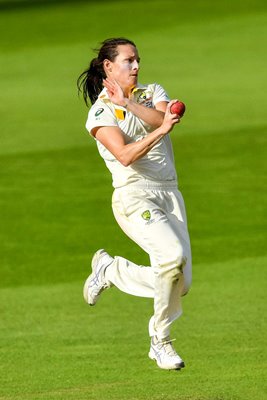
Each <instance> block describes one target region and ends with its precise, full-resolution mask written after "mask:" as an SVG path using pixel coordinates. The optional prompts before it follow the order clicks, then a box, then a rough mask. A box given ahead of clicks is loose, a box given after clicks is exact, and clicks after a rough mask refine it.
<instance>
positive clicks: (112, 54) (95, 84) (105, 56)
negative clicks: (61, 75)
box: [77, 37, 136, 106]
mask: <svg viewBox="0 0 267 400" xmlns="http://www.w3.org/2000/svg"><path fill="white" fill-rule="evenodd" d="M125 44H131V45H132V46H134V47H136V46H135V44H134V42H132V41H131V40H129V39H126V38H123V37H120V38H112V39H106V40H104V42H102V43H101V47H100V48H99V49H95V51H96V52H97V53H98V55H97V57H96V58H93V59H92V60H91V62H90V64H89V68H87V69H86V70H85V71H84V72H83V73H82V74H81V75H80V76H79V78H78V80H77V87H78V93H82V94H83V98H84V101H85V104H86V105H87V106H88V99H90V101H91V104H94V103H95V101H96V100H97V97H98V95H99V93H100V92H101V90H102V89H103V84H102V82H103V79H105V78H106V74H105V71H104V68H103V61H104V60H110V61H114V60H115V58H116V57H117V55H118V51H117V47H118V46H119V45H125Z"/></svg>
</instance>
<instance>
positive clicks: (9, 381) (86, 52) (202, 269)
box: [0, 1, 266, 400]
mask: <svg viewBox="0 0 267 400" xmlns="http://www.w3.org/2000/svg"><path fill="white" fill-rule="evenodd" d="M12 3H13V7H12V6H11V5H12ZM129 4H130V5H129ZM177 4H179V6H177ZM133 6H134V10H137V11H138V17H136V18H134V20H133V18H132V16H133ZM0 9H1V21H0V22H1V23H0V34H1V38H2V50H1V59H2V60H1V75H0V81H1V93H0V96H1V99H0V100H1V108H2V111H3V113H2V117H1V118H2V130H1V146H0V154H1V155H0V163H1V169H0V179H1V180H0V183H1V187H0V190H1V196H0V205H1V224H0V240H1V279H0V285H1V291H0V304H1V320H2V323H1V350H0V351H1V384H0V399H1V400H2V399H25V400H27V399H61V398H62V399H80V400H83V399H92V400H94V399H101V400H102V399H103V400H105V399H131V400H133V399H136V400H143V399H144V400H145V399H148V398H153V399H156V400H159V399H168V400H169V399H176V398H179V399H182V400H189V399H190V400H191V399H192V400H194V399H196V400H229V399H240V400H241V399H242V400H243V399H259V400H261V399H265V398H266V387H265V380H266V376H265V375H266V339H265V336H266V335H265V332H266V320H265V317H264V312H265V304H266V295H265V286H266V273H265V265H266V244H265V240H264V236H265V231H266V224H265V220H264V216H265V214H264V212H265V210H266V189H265V187H266V169H264V163H265V158H266V157H265V148H264V146H265V145H266V115H265V114H266V98H265V92H266V91H265V90H264V85H265V84H266V74H265V65H266V54H265V52H264V51H263V49H264V35H266V6H265V2H263V1H254V2H253V3H251V2H249V1H242V2H241V1H232V2H228V1H221V2H218V4H217V3H216V4H215V3H214V2H211V1H195V2H190V3H189V4H183V3H182V2H175V1H166V2H163V3H162V2H161V1H154V2H153V3H152V2H149V1H148V2H146V3H144V2H139V1H137V2H134V3H132V2H131V3H128V2H120V1H117V2H112V1H105V2H100V3H99V4H98V3H95V2H76V3H70V2H67V1H66V2H64V1H59V2H55V1H49V2H44V1H40V2H37V1H35V2H33V1H32V2H26V1H14V2H9V3H8V2H0ZM141 10H142V12H141ZM137 11H136V12H137ZM111 15H112V16H113V18H110V16H111ZM117 15H120V16H124V18H120V20H119V22H120V24H118V20H117V19H116V16H117ZM148 16H149V18H148ZM100 20H102V23H101V24H100V23H99V21H100ZM117 35H124V36H128V37H130V38H132V39H133V40H134V41H136V43H137V45H138V48H139V50H140V55H141V58H142V64H141V66H142V70H141V77H140V81H141V82H148V81H156V82H159V83H161V84H162V85H163V86H164V87H165V88H166V90H167V91H168V92H169V94H170V95H171V96H172V97H177V96H178V97H179V98H181V99H182V100H183V101H185V103H186V104H187V111H186V114H185V117H184V120H183V122H182V123H181V125H180V126H179V127H177V128H176V129H175V131H174V132H173V133H172V138H173V143H174V147H175V153H176V162H177V169H178V173H179V177H180V187H181V190H182V192H183V194H184V197H185V200H186V204H187V210H188V218H189V226H190V233H191V240H192V248H193V259H194V283H193V288H192V291H191V293H190V294H189V295H188V297H186V298H185V299H184V316H183V317H182V318H181V320H180V321H179V322H177V324H175V326H174V329H173V336H176V338H177V339H178V340H177V342H176V347H177V350H178V351H179V353H180V354H181V356H182V357H183V358H184V359H185V361H186V364H187V367H186V369H185V370H184V371H182V372H180V373H171V372H168V371H161V370H159V369H158V368H157V367H156V365H155V364H154V363H152V362H151V361H150V360H149V359H148V357H147V352H148V347H149V341H148V337H147V321H148V319H149V317H150V315H151V311H152V303H151V301H150V300H146V299H139V298H134V297H129V296H126V295H124V294H122V293H119V292H118V291H116V290H115V289H112V290H110V291H108V292H107V293H106V294H105V295H104V296H103V298H101V302H99V304H98V305H97V306H96V307H95V308H89V307H87V306H86V304H85V303H84V302H83V299H82V293H81V291H82V284H83V281H84V279H85V278H86V275H87V272H88V270H89V260H90V257H91V255H92V254H93V252H94V251H95V250H96V249H97V248H99V247H102V246H105V247H106V248H107V250H109V251H110V252H111V253H112V254H120V255H123V256H127V257H129V258H130V259H134V260H136V261H137V262H140V263H147V256H146V255H145V254H143V253H142V252H141V251H140V250H139V249H138V247H137V246H135V245H134V244H133V243H131V242H130V241H129V240H128V239H127V238H125V237H124V235H123V234H122V233H121V231H120V229H119V228H118V227H117V225H116V223H115V221H114V220H113V216H112V212H111V208H110V196H111V192H112V189H111V185H110V176H109V174H108V172H107V171H106V169H105V166H104V164H103V162H102V160H101V159H100V157H99V156H98V154H97V152H96V150H95V147H94V143H93V141H92V140H91V139H88V138H87V137H86V134H85V129H84V128H83V125H84V122H85V118H86V110H85V108H84V107H83V105H82V102H81V101H79V100H78V99H77V97H76V89H75V79H76V77H77V75H78V74H79V73H80V72H81V70H82V69H83V67H85V66H86V64H87V62H88V60H89V59H90V58H91V56H93V53H92V52H91V50H90V49H91V48H92V47H95V46H96V45H97V43H98V42H99V41H100V40H102V39H105V38H106V37H110V36H117ZM2 61H3V62H2ZM103 228H104V229H103Z"/></svg>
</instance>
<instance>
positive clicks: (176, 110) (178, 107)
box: [170, 101, 185, 117]
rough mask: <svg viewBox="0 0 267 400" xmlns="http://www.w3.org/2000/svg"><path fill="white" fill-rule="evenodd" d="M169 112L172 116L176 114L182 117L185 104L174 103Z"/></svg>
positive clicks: (180, 102)
mask: <svg viewBox="0 0 267 400" xmlns="http://www.w3.org/2000/svg"><path fill="white" fill-rule="evenodd" d="M170 111H171V113H172V114H178V115H180V117H182V116H183V115H184V112H185V104H184V103H183V102H182V101H176V103H173V104H172V106H171V108H170Z"/></svg>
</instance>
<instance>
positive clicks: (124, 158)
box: [116, 152, 134, 167]
mask: <svg viewBox="0 0 267 400" xmlns="http://www.w3.org/2000/svg"><path fill="white" fill-rule="evenodd" d="M116 158H117V160H118V161H119V162H120V163H121V164H122V165H123V166H124V167H129V165H131V164H132V163H133V162H134V160H133V159H132V157H130V156H129V154H125V153H124V152H121V153H120V154H117V157H116Z"/></svg>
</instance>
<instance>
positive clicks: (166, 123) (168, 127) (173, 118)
mask: <svg viewBox="0 0 267 400" xmlns="http://www.w3.org/2000/svg"><path fill="white" fill-rule="evenodd" d="M176 102H177V100H171V101H170V102H169V103H168V105H167V108H166V112H165V116H164V120H163V123H162V125H161V128H162V129H163V130H164V131H165V132H166V134H168V133H170V132H171V131H172V129H173V127H174V125H175V124H178V123H179V122H180V116H179V115H178V114H172V113H171V106H172V105H173V104H174V103H176Z"/></svg>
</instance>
